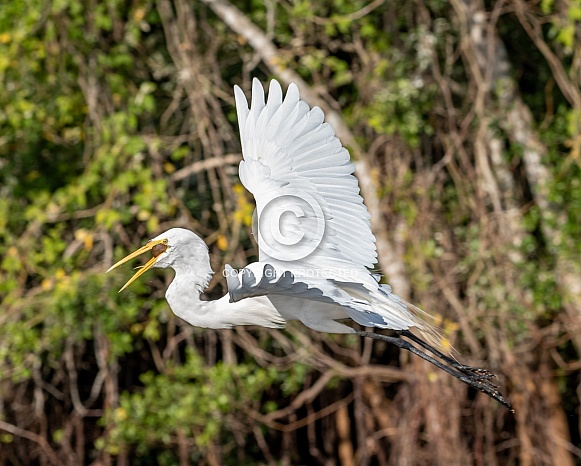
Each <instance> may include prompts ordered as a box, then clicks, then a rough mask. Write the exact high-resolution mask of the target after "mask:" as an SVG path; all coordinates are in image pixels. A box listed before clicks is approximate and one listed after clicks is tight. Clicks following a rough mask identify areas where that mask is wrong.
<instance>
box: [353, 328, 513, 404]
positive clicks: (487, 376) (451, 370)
mask: <svg viewBox="0 0 581 466" xmlns="http://www.w3.org/2000/svg"><path fill="white" fill-rule="evenodd" d="M355 333H356V334H358V335H361V336H364V337H369V338H373V339H375V340H382V341H386V342H388V343H392V344H394V345H396V346H398V347H400V348H402V349H405V350H407V351H410V352H411V353H413V354H415V355H417V356H419V357H420V358H422V359H424V360H426V361H428V362H429V363H431V364H433V365H434V366H436V367H437V368H439V369H442V370H443V371H445V372H447V373H448V374H450V375H452V376H454V377H456V378H457V379H458V380H461V381H462V382H464V383H465V384H467V385H470V386H471V387H473V388H475V389H477V390H480V391H481V392H483V393H486V394H487V395H488V396H490V397H491V398H494V399H495V400H497V401H498V402H500V403H502V404H503V405H504V406H506V407H507V408H508V409H510V410H511V411H512V412H514V410H513V409H512V406H511V404H510V403H509V402H508V401H507V400H505V399H504V398H503V396H502V394H501V393H500V392H499V391H498V386H497V385H494V384H493V383H491V382H490V380H491V379H493V378H496V376H495V375H494V374H493V373H491V372H489V371H487V370H486V369H480V368H478V367H471V366H466V365H464V364H460V363H459V362H458V361H456V360H455V359H452V358H451V357H449V356H446V355H445V354H443V353H442V352H440V351H438V350H437V349H436V348H434V347H433V346H431V345H429V344H428V343H426V342H425V341H423V340H422V339H420V338H418V337H416V336H415V335H414V334H413V333H411V332H410V331H409V330H401V331H398V332H397V333H398V336H397V337H388V336H386V335H382V334H380V333H370V332H363V331H361V330H356V331H355ZM402 336H404V337H406V338H409V339H410V340H412V341H413V342H415V343H417V344H418V345H420V346H421V347H423V348H425V349H426V350H428V351H429V352H430V353H432V354H433V355H435V356H436V357H438V358H439V359H441V360H442V361H444V362H445V363H446V364H444V363H442V362H440V361H438V360H437V359H434V358H433V357H432V356H430V355H429V354H427V353H424V352H423V351H421V350H419V349H418V348H416V347H415V346H414V345H412V344H411V343H410V342H409V341H406V340H404V339H403V338H401V337H402Z"/></svg>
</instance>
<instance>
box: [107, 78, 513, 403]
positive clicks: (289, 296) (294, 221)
mask: <svg viewBox="0 0 581 466" xmlns="http://www.w3.org/2000/svg"><path fill="white" fill-rule="evenodd" d="M234 93H235V98H236V109H237V113H238V122H239V126H240V137H241V141H242V154H243V161H242V162H240V168H239V171H240V180H241V181H242V183H243V184H244V186H245V187H246V188H247V189H248V190H249V191H250V192H251V193H252V194H253V195H254V198H255V199H256V219H257V228H256V232H255V238H256V239H257V242H258V247H259V261H258V262H255V263H252V264H250V265H248V266H247V267H245V268H243V269H242V270H240V271H238V272H237V271H235V270H234V269H232V268H231V267H230V266H228V265H227V266H226V268H225V271H224V273H225V276H226V281H227V285H228V294H226V295H225V296H224V297H222V298H221V299H218V300H216V301H202V300H201V299H200V294H201V293H202V292H203V290H204V289H205V288H206V287H207V285H208V283H209V281H210V278H211V276H212V273H213V272H212V269H211V267H210V258H209V254H208V248H207V246H206V244H205V243H204V241H203V240H202V239H201V238H200V237H198V236H197V235H196V234H195V233H193V232H191V231H189V230H186V229H183V228H172V229H170V230H168V231H166V232H164V233H162V234H160V235H159V236H157V237H155V238H153V239H152V240H150V241H149V242H148V243H147V244H146V245H145V246H143V247H142V248H140V249H138V250H137V251H135V252H134V253H132V254H130V255H128V256H127V257H125V258H124V259H122V260H120V261H119V262H117V263H116V264H114V265H113V266H112V267H111V268H110V269H109V270H108V271H107V272H109V271H110V270H112V269H114V268H116V267H118V266H119V265H121V264H123V263H125V262H127V261H129V260H131V259H133V258H135V257H137V256H139V255H140V254H143V253H145V252H148V251H150V252H151V254H152V255H153V256H152V257H151V259H149V261H148V262H147V263H146V264H145V265H144V266H143V267H142V268H141V269H139V271H138V272H137V273H135V275H134V276H133V277H132V278H131V279H130V280H129V281H128V282H127V283H126V284H125V286H123V288H122V289H121V290H120V291H122V290H123V289H125V288H126V287H127V286H129V285H130V284H131V283H132V282H133V281H134V280H136V279H137V278H138V277H139V276H141V275H142V274H143V273H145V272H146V271H147V270H149V269H150V268H152V267H161V268H168V267H169V268H172V269H174V271H175V277H174V279H173V281H172V283H171V284H170V285H169V287H168V289H167V292H166V294H165V296H166V299H167V301H168V303H169V305H170V307H171V309H172V311H173V312H174V313H175V314H176V315H177V316H179V317H181V318H182V319H184V320H185V321H186V322H189V323H190V324H192V325H196V326H199V327H206V328H214V329H220V328H230V327H233V326H236V325H259V326H263V327H271V328H278V327H282V326H284V324H285V322H286V321H288V320H299V321H301V322H302V323H303V324H304V325H306V326H307V327H309V328H311V329H314V330H317V331H319V332H329V333H354V334H357V335H361V336H365V337H370V338H374V339H377V340H382V341H386V342H389V343H392V344H395V345H397V346H398V347H400V348H402V349H405V350H408V351H410V352H412V353H413V354H416V355H418V356H419V357H421V358H423V359H425V360H426V361H429V362H430V363H432V364H434V365H435V366H437V367H438V368H440V369H442V370H444V371H446V372H447V373H449V374H451V375H453V376H454V377H456V378H457V379H459V380H461V381H462V382H464V383H466V384H468V385H470V386H471V387H474V388H476V389H478V390H480V391H482V392H484V393H486V394H487V395H489V396H491V397H492V398H494V399H496V400H498V401H499V402H501V403H502V404H504V405H505V406H507V407H509V408H510V403H509V402H508V401H506V400H505V399H504V398H503V397H502V395H501V394H500V393H499V391H498V390H497V388H498V387H496V386H495V385H493V384H492V383H491V381H490V379H491V378H493V377H494V375H493V374H491V373H490V372H488V371H486V370H484V369H479V368H474V367H470V366H466V365H463V364H460V363H459V362H458V361H456V360H455V359H453V358H452V357H450V356H449V355H447V354H444V351H445V350H443V348H442V345H441V337H440V335H439V333H438V331H437V330H436V329H435V328H434V327H433V326H432V325H430V324H429V323H428V322H427V320H429V316H428V315H427V314H425V313H424V312H423V311H421V310H420V309H418V308H417V307H415V306H414V305H412V304H410V303H407V302H406V301H404V300H403V299H401V298H400V297H398V296H397V295H395V294H393V293H392V291H391V288H390V287H389V285H383V284H380V283H379V277H378V276H376V275H373V274H372V273H370V271H369V268H370V267H372V266H373V265H374V264H375V263H376V262H377V252H376V248H375V238H374V236H373V235H372V233H371V228H370V222H369V218H370V215H369V212H368V211H367V208H366V207H365V205H364V204H363V199H362V198H361V196H360V195H359V186H358V184H357V179H356V178H355V177H354V176H353V171H354V167H353V165H352V164H351V162H350V157H349V153H348V151H347V150H346V149H345V148H344V147H343V146H342V145H341V143H340V142H339V140H338V139H337V138H336V137H335V131H334V130H333V128H332V127H331V125H329V124H328V123H325V122H324V115H323V112H322V110H321V109H320V108H318V107H314V108H312V109H311V108H310V107H309V105H308V104H307V103H306V102H304V101H302V100H300V98H299V90H298V87H297V86H296V85H294V84H291V85H290V86H289V87H288V91H287V93H286V96H284V98H283V92H282V89H281V86H280V84H279V83H278V82H277V81H275V80H273V81H271V82H270V88H269V94H268V100H267V102H265V96H264V90H263V88H262V85H261V84H260V82H259V81H258V80H257V79H254V81H253V83H252V102H251V107H250V109H249V108H248V101H247V100H246V97H245V96H244V93H243V92H242V90H241V89H240V88H239V87H238V86H236V87H235V88H234ZM345 319H351V320H353V321H355V322H357V323H358V324H360V325H362V326H364V327H377V328H381V329H391V330H393V331H395V336H386V335H383V334H379V333H371V332H366V331H362V330H358V329H355V328H352V327H350V326H348V325H345V323H342V322H339V321H341V320H345ZM412 330H413V331H415V332H416V333H419V334H420V335H422V337H423V338H424V339H420V337H419V336H417V335H416V334H414V333H412ZM403 337H405V338H406V339H404V338H403ZM410 341H411V342H414V343H416V344H417V345H419V346H420V347H422V348H423V349H425V350H427V351H429V352H430V353H431V354H432V356H431V355H430V354H428V353H426V352H423V351H421V350H420V349H419V348H418V347H417V346H414V345H412V343H410Z"/></svg>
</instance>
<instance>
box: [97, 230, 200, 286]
mask: <svg viewBox="0 0 581 466" xmlns="http://www.w3.org/2000/svg"><path fill="white" fill-rule="evenodd" d="M148 251H151V254H152V256H153V257H152V258H151V259H149V260H148V261H147V262H146V263H145V265H143V266H141V267H138V269H139V270H138V271H137V273H136V274H135V275H133V277H131V279H130V280H129V281H128V282H127V283H125V285H123V288H121V289H120V290H119V292H121V291H123V290H124V289H125V288H127V287H128V286H129V285H130V284H131V283H133V282H134V281H135V280H136V279H137V278H138V277H140V276H141V275H143V274H144V273H145V272H147V271H148V270H149V269H151V268H152V267H161V268H166V267H172V268H176V266H178V265H180V264H182V265H187V264H190V265H192V266H195V261H196V259H197V260H202V261H203V260H204V259H205V261H206V262H207V261H208V260H207V258H208V248H207V246H206V244H205V243H204V242H203V241H202V239H201V238H200V237H199V236H198V235H196V234H195V233H194V232H192V231H190V230H186V229H185V228H172V229H171V230H167V231H166V232H164V233H162V234H160V235H158V236H156V237H155V238H153V239H151V240H149V241H148V242H147V244H146V245H145V246H143V247H141V248H139V249H138V250H137V251H135V252H133V253H131V254H129V255H128V256H126V257H124V258H123V259H121V260H120V261H119V262H117V263H116V264H114V265H112V266H111V267H110V268H109V270H107V272H109V271H111V270H113V269H114V268H116V267H119V266H120V265H121V264H124V263H125V262H127V261H129V260H131V259H133V258H135V257H137V256H140V255H141V254H144V253H146V252H148ZM204 256H205V258H204Z"/></svg>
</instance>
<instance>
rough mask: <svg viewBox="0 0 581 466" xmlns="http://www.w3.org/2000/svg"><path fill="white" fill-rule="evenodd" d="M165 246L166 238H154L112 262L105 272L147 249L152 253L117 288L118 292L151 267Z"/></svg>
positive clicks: (164, 249)
mask: <svg viewBox="0 0 581 466" xmlns="http://www.w3.org/2000/svg"><path fill="white" fill-rule="evenodd" d="M167 248H168V245H167V239H156V240H154V241H150V242H149V243H147V244H146V245H145V246H143V247H141V248H139V249H138V250H137V251H135V252H133V253H131V254H129V255H128V256H127V257H124V258H123V259H121V260H120V261H119V262H117V263H116V264H113V265H112V266H111V267H109V269H108V270H107V272H110V271H111V270H113V269H115V268H117V267H119V266H120V265H121V264H125V262H127V261H130V260H131V259H133V258H135V257H137V256H140V255H141V254H143V253H145V252H147V251H152V253H153V257H152V258H151V259H149V260H148V261H147V262H146V263H145V265H143V266H142V267H140V268H139V270H138V272H137V273H136V274H135V275H133V277H131V279H130V280H129V281H128V282H127V283H125V285H123V288H121V289H120V290H119V293H121V292H122V291H123V290H124V289H125V288H127V287H128V286H129V285H131V284H132V283H133V282H134V281H135V280H137V279H138V278H139V277H140V276H141V275H143V274H144V273H145V272H147V271H148V270H149V269H151V268H152V267H153V266H154V265H155V263H156V262H157V261H158V260H159V258H160V257H161V255H162V254H163V253H164V252H165V251H166V250H167ZM107 272H105V273H107Z"/></svg>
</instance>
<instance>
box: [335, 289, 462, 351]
mask: <svg viewBox="0 0 581 466" xmlns="http://www.w3.org/2000/svg"><path fill="white" fill-rule="evenodd" d="M337 285H338V286H339V287H340V288H341V289H342V290H343V291H345V292H347V293H348V294H349V295H350V296H351V298H352V299H353V306H349V308H348V309H346V310H347V313H348V314H349V316H350V317H351V318H352V319H353V320H355V321H356V322H357V323H359V324H361V325H364V326H366V327H378V328H389V329H392V330H410V331H412V332H415V333H416V334H417V333H419V334H420V335H416V336H418V338H420V336H421V338H423V339H424V340H425V342H426V343H427V344H428V345H430V346H433V347H434V348H435V349H437V350H438V351H440V352H441V353H444V354H447V355H449V356H452V355H453V354H454V353H455V352H456V351H455V350H454V348H453V347H452V345H451V344H450V342H449V340H448V339H447V338H446V337H445V336H444V334H443V332H442V330H441V329H440V328H439V327H438V326H437V325H436V323H435V318H434V317H433V316H431V315H430V314H428V313H427V312H425V311H423V310H421V309H420V308H419V307H417V306H414V305H413V304H411V303H408V302H407V301H405V300H403V299H402V298H400V297H399V296H398V295H396V294H393V293H392V291H391V287H390V286H389V285H378V288H376V289H372V290H370V289H369V288H367V287H365V286H362V285H361V284H357V285H355V284H353V283H337Z"/></svg>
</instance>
